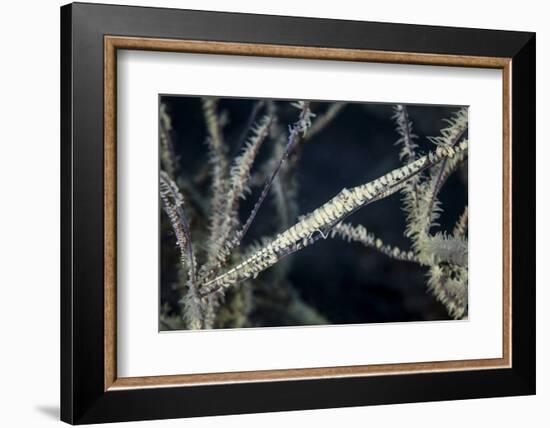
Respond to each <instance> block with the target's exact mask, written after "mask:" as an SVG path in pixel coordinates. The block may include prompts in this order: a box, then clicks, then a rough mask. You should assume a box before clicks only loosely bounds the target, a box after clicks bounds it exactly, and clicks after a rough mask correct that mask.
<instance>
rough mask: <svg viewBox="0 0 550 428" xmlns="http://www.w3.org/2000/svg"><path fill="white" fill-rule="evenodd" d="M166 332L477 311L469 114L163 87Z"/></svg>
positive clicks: (459, 109) (162, 301) (461, 315)
mask: <svg viewBox="0 0 550 428" xmlns="http://www.w3.org/2000/svg"><path fill="white" fill-rule="evenodd" d="M158 112H159V158H160V161H159V176H158V177H159V202H158V203H159V212H160V215H159V218H160V220H159V243H160V245H159V248H160V254H159V263H160V278H159V330H160V331H177V330H201V329H232V328H254V327H255V328H259V327H291V326H313V325H325V324H333V325H334V324H342V325H345V324H368V323H396V322H420V321H451V320H464V319H467V318H468V107H467V106H449V105H422V104H389V103H370V102H341V101H338V102H333V101H324V100H286V99H258V98H230V97H210V96H204V97H200V96H186V95H178V94H166V95H165V94H162V95H159V106H158Z"/></svg>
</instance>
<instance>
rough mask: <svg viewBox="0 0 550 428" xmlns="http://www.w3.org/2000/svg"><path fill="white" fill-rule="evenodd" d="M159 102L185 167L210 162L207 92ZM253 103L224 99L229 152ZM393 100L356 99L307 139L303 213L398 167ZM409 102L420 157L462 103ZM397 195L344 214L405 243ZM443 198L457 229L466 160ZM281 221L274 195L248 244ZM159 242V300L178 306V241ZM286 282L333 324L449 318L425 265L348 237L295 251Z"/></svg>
mask: <svg viewBox="0 0 550 428" xmlns="http://www.w3.org/2000/svg"><path fill="white" fill-rule="evenodd" d="M161 101H162V102H163V103H164V104H166V106H167V110H168V112H169V114H170V116H171V119H172V126H173V132H172V139H173V142H174V146H175V150H176V153H177V155H178V156H179V158H180V167H181V169H182V171H184V172H185V171H188V172H189V173H190V174H193V175H194V174H197V173H198V171H199V170H200V169H201V168H204V164H205V163H206V162H207V151H206V145H205V140H206V137H207V134H206V129H205V125H204V119H203V114H202V108H201V103H200V98H197V97H186V96H162V97H161ZM255 101H256V100H251V99H238V98H232V99H220V102H219V110H220V111H222V110H225V111H227V113H228V115H229V123H228V125H227V126H226V127H225V129H224V134H225V139H226V141H227V142H228V144H229V145H230V146H231V149H230V153H231V154H232V155H234V154H235V152H236V148H235V147H236V146H237V145H238V141H239V137H240V135H241V134H242V131H243V127H244V125H245V124H246V122H247V120H248V118H249V114H250V111H251V109H252V107H253V104H254V102H255ZM282 104H283V103H282V102H281V105H282ZM327 106H328V103H322V102H312V104H311V107H312V110H313V111H314V112H315V111H318V112H322V111H324V110H325V109H326V108H327ZM392 107H393V105H392V104H375V103H349V104H347V106H346V107H345V108H344V110H343V111H342V112H341V113H340V114H339V115H338V116H337V117H336V119H335V120H334V121H333V122H332V123H331V124H330V125H329V126H328V127H327V128H325V130H323V132H322V133H320V134H318V135H316V136H315V137H313V138H312V139H311V140H310V141H308V142H307V143H306V144H304V146H303V151H302V153H301V158H300V161H299V164H298V167H297V170H296V173H297V179H298V184H299V187H298V189H299V193H298V198H297V202H298V206H299V211H300V215H302V214H307V213H308V212H311V211H312V210H313V209H315V208H317V207H318V206H319V205H321V204H323V203H324V202H326V201H328V200H329V199H330V198H331V197H333V196H334V195H336V194H337V193H338V192H339V191H340V190H341V189H342V188H343V187H348V188H350V187H353V186H356V185H359V184H363V183H366V182H367V181H370V180H373V179H375V178H377V177H379V176H380V175H383V174H385V173H386V172H388V171H390V170H391V169H393V168H396V167H399V166H400V165H401V164H400V162H399V150H400V147H398V146H395V141H396V140H397V139H398V135H397V132H396V130H395V124H394V122H393V120H392V114H393V110H392ZM407 107H408V113H409V117H410V119H411V121H412V122H413V127H414V132H415V134H417V135H418V136H419V137H420V138H418V139H417V140H416V141H417V143H418V145H419V149H418V152H419V153H421V154H423V153H425V152H426V151H427V150H429V149H431V148H433V144H432V143H430V142H428V141H427V139H426V137H427V136H437V135H438V134H439V130H440V129H441V128H442V127H444V126H445V123H444V122H443V119H444V118H447V117H450V116H451V115H452V113H453V112H454V111H456V110H457V109H458V107H456V106H426V105H408V106H407ZM287 113H288V115H282V116H281V119H282V120H281V122H283V124H284V119H285V118H286V119H287V120H288V124H290V123H292V121H295V120H296V116H297V114H296V113H297V110H296V109H294V110H293V109H288V110H287ZM284 126H286V124H284ZM268 147H269V148H268ZM270 149H271V142H269V141H266V143H264V146H263V147H262V153H261V155H260V157H259V159H258V164H261V163H262V159H265V156H267V155H269V152H270ZM202 191H203V192H207V191H208V189H202ZM258 193H259V190H258V189H256V191H255V192H254V193H253V194H252V195H250V196H249V198H248V199H247V202H245V203H243V204H242V205H243V206H242V218H243V217H244V218H246V217H247V213H248V212H249V210H250V208H251V204H253V203H254V202H255V200H256V198H257V195H258ZM400 199H401V195H400V194H394V195H393V196H391V197H389V198H386V199H384V200H382V201H379V202H376V203H374V204H372V205H369V206H367V207H365V208H363V209H361V210H359V211H358V212H356V213H355V214H353V215H352V216H351V217H349V218H348V219H347V220H348V221H349V222H351V223H353V224H362V225H364V226H365V227H366V228H367V229H368V230H369V231H370V232H373V233H375V234H376V235H377V236H378V237H380V238H381V239H382V240H383V241H384V242H385V243H388V244H392V245H398V246H400V247H401V248H402V249H404V250H405V249H408V248H409V247H410V242H409V240H408V239H407V238H405V237H404V236H403V232H404V229H405V214H404V212H403V211H402V210H401V203H400ZM440 200H441V201H442V204H443V205H442V206H443V208H444V212H443V213H442V216H441V219H440V220H439V222H440V223H441V228H435V229H434V230H433V231H437V230H439V229H442V230H452V227H453V225H454V223H455V221H456V220H457V218H458V217H459V216H460V214H461V213H462V211H463V209H464V206H465V205H466V204H467V162H466V163H464V165H463V166H462V169H461V170H460V171H459V172H458V173H455V174H453V175H452V176H451V177H450V179H449V180H448V181H447V183H446V184H445V186H444V188H443V190H442V192H441V193H440ZM274 218H275V212H274V209H273V205H272V203H271V201H270V200H268V201H266V203H265V204H264V205H263V206H262V209H261V210H260V213H259V214H258V217H257V218H256V221H255V225H254V227H253V228H252V229H251V231H250V232H249V234H248V238H247V240H246V241H245V244H246V243H247V242H251V241H254V240H255V239H257V238H258V237H261V236H264V235H266V234H268V235H274V234H275V232H277V230H274V225H273V222H274ZM275 227H276V226H275ZM161 243H162V245H161V304H163V303H166V302H168V303H170V304H171V305H172V306H176V305H175V303H176V302H177V299H178V295H177V294H175V293H174V292H173V290H171V289H170V287H168V285H167V284H168V283H170V282H173V281H174V280H175V275H176V271H175V269H174V266H173V260H169V259H170V258H169V257H163V254H164V253H168V252H169V249H168V247H167V246H171V247H173V245H174V244H173V238H172V237H170V236H163V237H161ZM288 279H289V281H290V282H291V283H292V285H293V286H294V287H295V288H296V290H297V291H298V293H299V294H300V296H301V297H302V299H303V300H304V301H306V302H307V303H308V304H310V305H311V306H313V307H315V308H317V309H318V310H319V312H321V313H322V314H323V315H324V316H325V317H326V318H327V319H328V320H329V321H330V322H331V323H335V324H346V323H371V322H399V321H421V320H445V319H449V316H448V315H447V312H446V310H445V308H444V307H443V306H442V305H441V304H439V303H438V302H437V301H436V300H435V299H434V298H433V297H432V296H431V295H430V294H429V293H428V292H427V285H426V268H423V267H420V266H418V265H417V264H415V263H410V262H404V261H396V260H394V259H391V258H389V257H386V256H384V255H382V254H381V253H378V252H377V251H375V250H372V249H368V248H365V247H363V246H362V245H360V244H357V243H347V242H344V241H343V240H341V239H327V240H320V241H318V242H317V243H316V244H315V245H313V246H310V247H308V248H306V249H304V250H302V251H299V252H298V253H296V254H295V255H293V256H292V267H291V270H290V272H289V275H288ZM275 325H276V324H275Z"/></svg>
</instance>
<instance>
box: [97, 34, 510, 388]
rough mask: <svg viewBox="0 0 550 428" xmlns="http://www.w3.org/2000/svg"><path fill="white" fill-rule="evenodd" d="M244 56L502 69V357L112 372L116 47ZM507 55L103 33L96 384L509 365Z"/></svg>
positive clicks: (284, 377)
mask: <svg viewBox="0 0 550 428" xmlns="http://www.w3.org/2000/svg"><path fill="white" fill-rule="evenodd" d="M118 49H132V50H149V51H170V52H185V53H204V54H223V55H251V56H264V57H285V58H302V59H324V60H339V61H365V62H379V63H399V64H422V65H440V66H457V67H477V68H493V69H501V70H502V81H503V159H502V161H503V218H502V221H503V311H502V313H503V325H502V334H503V342H502V343H503V349H502V355H503V356H502V358H495V359H476V360H460V361H439V362H422V363H406V364H381V365H361V366H346V367H325V368H306V369H284V370H264V371H246V372H231V373H205V374H192V375H173V376H150V377H132V378H118V377H117V367H116V342H117V338H116V251H117V250H116V248H117V247H116V236H117V235H116V224H117V219H116V188H117V186H116V177H117V172H116V129H117V127H116V123H117V122H116V120H117V119H116V82H117V73H116V68H117V64H116V61H117V50H118ZM511 82H512V60H511V59H510V58H501V57H481V56H459V55H439V54H418V53H406V52H386V51H372V50H362V49H335V48H320V47H300V46H286V45H269V44H255V43H231V42H212V41H196V40H171V39H155V38H136V37H120V36H105V37H104V325H105V336H104V389H105V391H107V390H113V389H128V388H144V387H146V388H151V387H166V386H176V385H177V386H186V385H189V386H191V385H204V384H220V383H242V382H259V381H272V380H279V381H280V380H297V379H314V378H338V377H358V376H370V375H381V374H387V375H395V374H405V373H420V372H443V371H460V370H471V369H497V368H509V367H511V363H512V311H511V308H512V306H511V305H512V302H511V295H512V290H511V287H512V242H511V240H512V230H511V229H512V203H511V200H512V199H511V197H512V163H511V159H512V158H511V152H512V142H511V138H512V130H511V123H512V121H511V115H512V87H511Z"/></svg>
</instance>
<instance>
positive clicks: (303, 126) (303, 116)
mask: <svg viewBox="0 0 550 428" xmlns="http://www.w3.org/2000/svg"><path fill="white" fill-rule="evenodd" d="M310 117H311V112H310V111H309V103H307V102H304V103H303V105H302V107H301V112H300V119H299V120H298V122H296V123H295V124H294V125H293V126H292V127H291V129H290V132H289V135H288V142H287V144H286V146H285V150H284V152H283V154H282V156H281V158H280V159H279V161H278V162H277V165H276V166H275V169H274V170H273V172H272V173H271V175H270V176H269V178H268V179H267V181H266V182H265V184H264V187H263V189H262V193H261V194H260V197H259V198H258V200H257V201H256V204H255V205H254V208H252V211H251V213H250V215H249V216H248V219H247V220H246V223H245V224H244V226H243V228H242V229H241V231H240V232H239V234H238V236H237V239H238V240H239V241H242V239H243V238H244V236H245V235H246V233H247V232H248V229H249V228H250V226H251V225H252V222H253V221H254V219H255V218H256V215H257V214H258V211H259V210H260V207H261V206H262V204H263V202H264V200H265V198H266V196H267V195H268V194H269V191H270V189H271V186H272V185H273V182H274V180H275V177H277V175H278V174H279V171H280V170H281V167H282V166H283V163H284V162H285V161H286V159H287V158H288V155H289V154H290V152H291V151H292V149H293V148H294V146H295V145H296V143H297V141H298V140H299V138H300V133H305V132H306V131H307V128H308V127H309V126H311V125H309V126H308V122H309V121H310Z"/></svg>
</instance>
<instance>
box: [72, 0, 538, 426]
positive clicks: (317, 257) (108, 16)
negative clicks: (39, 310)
mask: <svg viewBox="0 0 550 428" xmlns="http://www.w3.org/2000/svg"><path fill="white" fill-rule="evenodd" d="M61 73H62V75H61V83H62V85H61V87H62V90H61V101H62V102H61V104H62V111H61V129H62V138H61V156H62V159H61V161H62V162H61V164H62V171H61V175H62V180H61V186H62V189H61V190H62V207H61V212H62V219H61V221H62V236H61V242H62V266H61V269H62V284H61V287H62V293H61V299H62V300H61V338H62V343H61V356H62V360H61V369H62V370H61V373H62V376H61V390H62V392H61V394H62V395H61V411H62V412H61V417H62V420H64V421H66V422H69V423H72V424H84V423H97V422H115V421H128V420H143V419H161V418H176V417H188V416H200V415H221V414H231V413H248V412H268V411H281V410H297V409H314V408H326V407H343V406H359V405H370V404H388V403H405V402H414V401H434V400H450V399H464V398H477V397H493V396H505V395H526V394H534V393H535V257H534V255H535V253H534V252H535V222H534V220H535V210H534V207H535V184H534V183H535V170H534V169H535V35H534V34H533V33H523V32H509V31H495V30H480V29H465V28H446V27H427V26H417V25H406V24H390V23H371V22H355V21H339V20H326V19H312V18H294V17H282V16H265V15H248V14H232V13H218V12H204V11H189V10H175V9H156V8H140V7H128V6H107V5H92V4H79V3H76V4H70V5H67V6H64V7H62V8H61Z"/></svg>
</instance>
